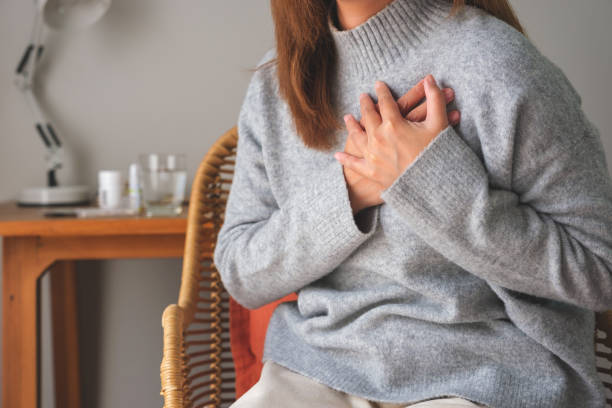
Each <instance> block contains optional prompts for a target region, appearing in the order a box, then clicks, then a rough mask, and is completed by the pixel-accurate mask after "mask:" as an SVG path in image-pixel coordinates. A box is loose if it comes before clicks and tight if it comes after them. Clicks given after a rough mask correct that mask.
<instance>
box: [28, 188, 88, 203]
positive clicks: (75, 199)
mask: <svg viewBox="0 0 612 408" xmlns="http://www.w3.org/2000/svg"><path fill="white" fill-rule="evenodd" d="M89 202H90V199H89V188H88V187H87V186H57V187H32V188H26V189H25V190H23V191H21V195H20V196H19V201H18V202H17V205H19V206H21V207H47V206H68V205H88V204H89Z"/></svg>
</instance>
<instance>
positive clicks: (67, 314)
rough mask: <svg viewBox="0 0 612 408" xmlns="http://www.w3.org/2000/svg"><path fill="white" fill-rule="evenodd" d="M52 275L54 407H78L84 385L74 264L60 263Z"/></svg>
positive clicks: (53, 269) (55, 264) (57, 263)
mask: <svg viewBox="0 0 612 408" xmlns="http://www.w3.org/2000/svg"><path fill="white" fill-rule="evenodd" d="M50 272H51V276H50V279H51V313H52V316H53V317H52V322H53V323H52V330H53V366H54V374H55V406H56V407H62V408H79V407H80V406H81V384H80V381H79V342H78V324H77V317H78V316H77V301H76V268H75V263H74V262H72V261H58V262H56V263H54V264H53V266H52V268H51V270H50Z"/></svg>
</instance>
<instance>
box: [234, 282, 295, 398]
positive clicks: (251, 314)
mask: <svg viewBox="0 0 612 408" xmlns="http://www.w3.org/2000/svg"><path fill="white" fill-rule="evenodd" d="M292 300H297V294H295V293H292V294H290V295H287V296H285V297H284V298H282V299H279V300H276V301H274V302H272V303H268V304H267V305H265V306H262V307H260V308H259V309H253V310H249V309H247V308H245V307H244V306H242V305H240V304H239V303H238V302H236V301H235V300H234V298H232V297H230V347H231V349H232V357H233V358H234V368H235V370H236V399H238V398H240V396H242V394H244V393H245V392H246V391H247V390H248V389H249V388H251V387H252V386H253V385H254V384H255V383H256V382H257V380H259V376H260V374H261V369H262V367H263V363H262V361H261V359H262V357H263V348H264V342H265V339H266V330H267V329H268V322H269V321H270V317H272V313H273V312H274V309H275V308H276V306H278V304H279V303H282V302H288V301H292Z"/></svg>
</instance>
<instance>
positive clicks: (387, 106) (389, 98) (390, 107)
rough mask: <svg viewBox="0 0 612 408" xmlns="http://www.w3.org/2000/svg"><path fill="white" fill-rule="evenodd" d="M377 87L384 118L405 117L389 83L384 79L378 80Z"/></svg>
mask: <svg viewBox="0 0 612 408" xmlns="http://www.w3.org/2000/svg"><path fill="white" fill-rule="evenodd" d="M375 88H376V96H377V97H378V105H379V107H380V116H381V118H382V120H391V121H396V120H398V119H403V117H402V114H401V113H400V110H399V107H398V106H397V103H396V102H395V99H394V98H393V95H391V91H390V90H389V88H388V87H387V85H386V84H385V83H384V82H382V81H376V84H375Z"/></svg>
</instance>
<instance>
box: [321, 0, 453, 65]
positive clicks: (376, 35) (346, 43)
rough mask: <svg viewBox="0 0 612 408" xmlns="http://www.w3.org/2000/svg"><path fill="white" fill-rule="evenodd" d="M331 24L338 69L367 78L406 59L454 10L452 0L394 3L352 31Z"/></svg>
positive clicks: (330, 15)
mask: <svg viewBox="0 0 612 408" xmlns="http://www.w3.org/2000/svg"><path fill="white" fill-rule="evenodd" d="M333 7H336V5H335V2H333V5H332V8H330V13H329V15H328V25H329V28H330V31H331V34H332V38H333V40H334V44H335V46H336V52H337V57H338V67H339V68H340V69H341V70H343V71H345V72H346V73H348V74H351V75H356V76H359V77H365V76H367V75H368V74H373V73H375V72H378V71H380V70H381V69H384V68H385V67H387V66H389V65H390V64H392V63H393V62H395V61H397V60H399V59H401V58H405V57H406V55H407V54H409V53H410V50H411V49H415V48H417V47H418V46H419V44H420V43H422V42H423V40H425V39H426V38H427V37H429V35H430V34H431V33H432V32H433V31H435V30H436V28H437V27H438V26H439V25H440V24H444V22H443V20H444V19H445V17H447V16H448V14H449V12H450V9H451V7H452V2H450V1H449V0H393V1H392V2H391V3H389V4H388V5H387V6H385V8H383V9H382V10H380V11H379V12H378V13H376V14H375V15H373V16H372V17H370V18H369V19H367V20H366V21H365V22H363V23H362V24H360V25H358V26H357V27H355V28H352V29H350V30H339V29H338V28H337V27H336V26H335V24H334V23H333V19H332V12H334V9H333Z"/></svg>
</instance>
